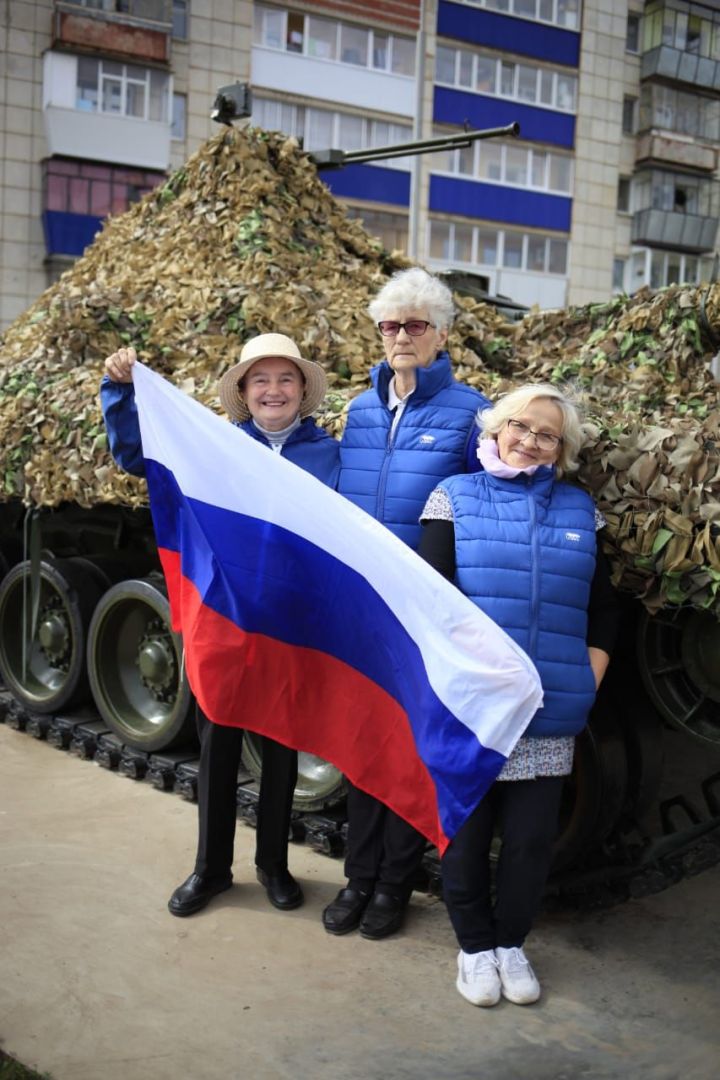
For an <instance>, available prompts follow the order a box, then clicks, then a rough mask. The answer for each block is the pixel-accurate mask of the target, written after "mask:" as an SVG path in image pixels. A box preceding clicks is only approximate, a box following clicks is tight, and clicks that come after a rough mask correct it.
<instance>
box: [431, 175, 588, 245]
mask: <svg viewBox="0 0 720 1080" xmlns="http://www.w3.org/2000/svg"><path fill="white" fill-rule="evenodd" d="M430 210H431V211H432V210H435V211H438V212H441V213H444V214H461V215H462V216H463V217H474V218H482V219H483V220H485V221H501V222H504V223H505V224H506V225H524V226H526V227H528V228H534V229H553V230H558V231H560V232H569V231H570V219H571V215H572V199H570V198H566V197H565V196H563V195H546V194H545V193H544V192H541V191H525V190H524V189H521V188H511V187H500V186H499V185H497V184H485V183H481V182H480V181H478V180H461V179H460V178H456V177H452V176H432V177H431V178H430Z"/></svg>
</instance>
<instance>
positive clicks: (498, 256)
mask: <svg viewBox="0 0 720 1080" xmlns="http://www.w3.org/2000/svg"><path fill="white" fill-rule="evenodd" d="M429 225H430V228H429V229H428V240H427V251H426V258H427V259H429V260H433V261H434V262H443V261H444V262H448V263H457V264H458V265H460V266H469V267H472V266H481V267H483V269H488V270H509V271H511V272H513V273H524V274H540V273H542V274H544V275H547V277H552V278H562V279H567V276H568V266H569V256H570V242H569V240H568V239H567V238H566V237H564V236H554V235H552V234H551V233H526V232H521V231H520V230H519V229H502V228H497V227H496V226H495V225H493V224H492V223H488V222H484V223H482V224H477V223H472V225H471V223H470V222H465V221H457V222H456V221H448V220H446V219H444V218H435V217H432V216H431V217H430V218H429ZM434 225H439V226H441V227H442V228H443V229H446V228H447V229H448V247H449V254H448V255H447V256H442V257H438V256H437V255H433V254H432V231H433V226H434ZM457 225H460V226H462V227H463V228H468V227H472V230H473V235H472V259H471V261H470V262H467V261H466V260H464V259H459V258H458V257H457V256H456V254H455V228H456V226H457ZM479 230H482V231H483V232H493V231H495V233H496V236H497V242H496V245H495V262H494V263H486V262H483V261H482V260H481V259H480V258H479V257H478V254H479V243H478V235H479ZM508 236H511V237H513V238H520V244H521V257H520V266H505V263H504V258H505V240H506V237H508ZM531 237H532V238H533V239H535V240H537V239H540V238H542V239H543V240H544V242H545V257H544V259H543V265H544V266H545V267H546V268H547V267H549V266H550V244H551V241H554V242H555V243H559V244H564V245H565V270H564V271H563V273H558V272H556V271H552V270H549V269H544V270H542V271H540V270H535V269H529V268H528V265H527V259H528V244H529V240H530V238H531Z"/></svg>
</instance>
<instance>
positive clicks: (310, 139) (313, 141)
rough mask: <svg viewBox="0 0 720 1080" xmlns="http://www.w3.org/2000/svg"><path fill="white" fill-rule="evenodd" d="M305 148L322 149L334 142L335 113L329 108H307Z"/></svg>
mask: <svg viewBox="0 0 720 1080" xmlns="http://www.w3.org/2000/svg"><path fill="white" fill-rule="evenodd" d="M305 111H306V116H307V119H306V132H307V136H306V139H305V148H306V149H307V150H322V149H324V148H325V147H327V146H332V144H333V126H334V125H333V114H332V113H331V112H328V111H327V109H306V110H305Z"/></svg>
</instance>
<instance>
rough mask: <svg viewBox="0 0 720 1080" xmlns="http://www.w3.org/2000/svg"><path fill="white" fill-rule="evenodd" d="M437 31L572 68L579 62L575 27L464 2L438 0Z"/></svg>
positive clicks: (440, 35) (439, 34)
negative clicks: (498, 11)
mask: <svg viewBox="0 0 720 1080" xmlns="http://www.w3.org/2000/svg"><path fill="white" fill-rule="evenodd" d="M437 32H438V36H439V37H445V38H453V39H455V40H456V41H462V42H466V43H467V44H469V45H487V46H489V47H490V48H493V49H501V50H502V51H503V52H511V53H520V54H521V55H522V56H533V57H534V58H535V59H536V60H544V61H545V62H546V63H547V62H549V63H555V64H565V65H567V66H569V67H575V68H576V67H578V65H579V63H580V34H579V33H577V31H575V30H561V29H560V27H556V26H548V25H547V24H546V23H538V22H531V21H529V20H528V19H514V18H513V17H512V16H511V15H499V14H498V13H497V12H495V11H483V10H482V9H481V8H473V7H469V6H468V5H467V4H451V3H447V0H441V3H440V10H439V12H438V24H437Z"/></svg>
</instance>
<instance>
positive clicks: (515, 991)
mask: <svg viewBox="0 0 720 1080" xmlns="http://www.w3.org/2000/svg"><path fill="white" fill-rule="evenodd" d="M495 952H496V955H497V962H498V970H499V974H500V982H501V984H502V992H503V997H506V998H507V999H508V1001H512V1002H513V1003H514V1004H515V1005H531V1004H532V1003H533V1001H537V999H538V998H539V997H540V983H539V982H538V981H537V978H536V977H535V972H534V971H533V969H532V968H531V966H530V961H529V960H528V958H527V956H526V955H525V953H524V952H523V950H522V949H518V948H517V947H514V948H512V949H503V948H498V949H496V950H495Z"/></svg>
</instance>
